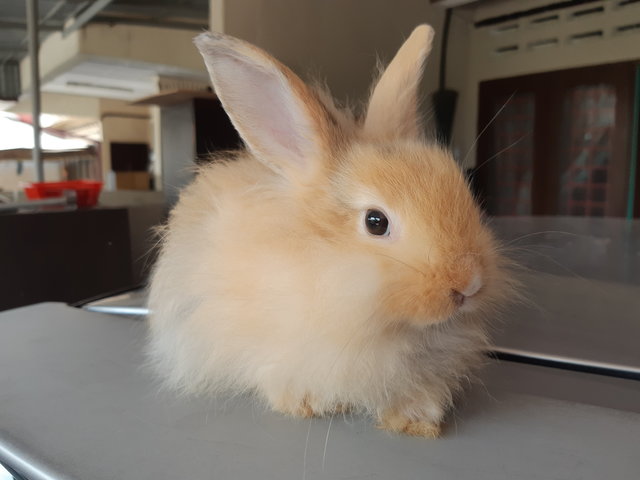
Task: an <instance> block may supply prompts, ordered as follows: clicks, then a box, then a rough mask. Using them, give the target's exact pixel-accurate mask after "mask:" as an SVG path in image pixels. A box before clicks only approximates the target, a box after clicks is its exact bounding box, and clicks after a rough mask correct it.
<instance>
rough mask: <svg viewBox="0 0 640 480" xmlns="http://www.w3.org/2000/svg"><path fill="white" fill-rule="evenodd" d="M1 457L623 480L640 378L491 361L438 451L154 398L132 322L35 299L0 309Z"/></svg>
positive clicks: (46, 472)
mask: <svg viewBox="0 0 640 480" xmlns="http://www.w3.org/2000/svg"><path fill="white" fill-rule="evenodd" d="M0 329H2V335H1V336H0V461H1V462H3V463H6V464H8V465H9V466H11V467H12V468H14V469H17V470H18V471H21V472H22V473H24V474H26V475H27V476H28V477H29V478H31V479H34V480H39V479H42V480H44V479H47V480H50V479H52V478H55V479H88V478H90V479H95V480H101V479H113V478H135V479H161V478H192V479H201V478H202V479H204V478H222V479H224V478H229V479H257V478H260V479H278V480H285V479H303V480H304V479H309V480H311V479H355V478H363V479H364V478H367V479H389V480H391V479H393V480H402V479H417V478H433V479H439V480H440V479H444V480H446V479H473V480H482V479H491V480H499V479H509V480H513V479H522V480H527V479H540V478H567V479H569V478H571V479H573V478H581V479H598V480H601V479H603V478H607V479H612V480H613V479H629V478H635V477H636V476H637V474H638V472H639V471H640V446H639V445H638V434H639V433H640V411H639V410H640V383H638V382H634V381H630V380H622V379H615V378H608V377H602V376H596V375H588V374H580V373H576V372H565V371H559V370H554V369H544V368H542V367H535V366H528V365H516V364H508V363H504V362H503V363H500V364H495V363H494V364H492V365H490V366H489V368H488V370H487V371H485V374H484V385H483V386H477V387H475V388H473V389H472V390H471V391H470V392H469V394H468V395H467V396H466V398H465V400H464V401H463V402H462V404H461V405H460V406H459V408H458V409H457V411H456V412H455V415H454V416H453V418H452V420H451V421H450V422H449V427H448V428H447V429H446V431H445V435H444V437H443V438H442V439H439V440H435V441H434V440H423V439H414V438H407V437H396V436H391V435H388V434H386V433H384V432H381V431H378V430H376V429H375V428H374V426H373V425H372V424H371V422H370V421H368V420H367V419H364V418H360V417H346V418H343V417H336V418H334V419H333V420H329V419H314V420H311V421H309V420H294V419H290V418H286V417H283V416H280V415H278V414H274V413H271V412H266V411H264V410H263V409H262V408H261V407H259V406H257V405H256V404H255V403H254V402H253V401H252V400H251V399H249V398H239V399H235V400H227V401H224V400H214V399H199V400H194V399H185V398H178V397H176V396H174V395H172V394H171V393H159V392H158V389H157V385H156V382H155V380H154V379H153V376H152V375H150V373H149V372H148V371H147V370H146V369H145V368H144V367H143V366H142V364H143V356H142V353H141V350H142V347H143V344H144V336H145V326H144V323H143V322H142V321H140V320H135V319H132V318H129V317H125V316H109V315H104V314H99V313H93V312H86V311H82V310H78V309H73V308H70V307H66V306H64V305H61V304H40V305H35V306H31V307H25V308H21V309H17V310H13V311H7V312H3V313H1V314H0Z"/></svg>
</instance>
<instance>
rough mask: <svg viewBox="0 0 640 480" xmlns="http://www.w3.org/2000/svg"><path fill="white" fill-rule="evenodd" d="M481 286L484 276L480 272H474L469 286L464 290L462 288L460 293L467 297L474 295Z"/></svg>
mask: <svg viewBox="0 0 640 480" xmlns="http://www.w3.org/2000/svg"><path fill="white" fill-rule="evenodd" d="M481 288H482V277H481V276H480V274H479V273H474V274H473V276H472V277H471V280H469V283H467V286H466V287H465V288H464V289H463V290H461V291H460V293H461V294H462V295H464V296H465V297H473V296H474V295H475V294H476V293H478V290H480V289H481Z"/></svg>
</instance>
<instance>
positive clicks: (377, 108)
mask: <svg viewBox="0 0 640 480" xmlns="http://www.w3.org/2000/svg"><path fill="white" fill-rule="evenodd" d="M433 35H434V33H433V28H431V27H430V26H429V25H420V26H418V27H416V28H415V29H414V30H413V32H412V33H411V35H410V36H409V38H408V39H407V40H406V41H405V42H404V44H403V45H402V47H400V50H398V53H397V54H396V56H395V57H394V58H393V60H391V63H390V64H389V66H387V68H386V70H385V71H384V73H383V74H382V76H381V77H380V79H379V80H378V83H377V84H376V86H375V88H374V89H373V92H372V93H371V98H370V99H369V107H368V109H367V115H366V117H365V121H364V132H365V134H366V135H367V136H369V137H371V138H376V139H379V140H395V139H399V138H418V137H420V136H422V127H421V121H420V115H419V112H418V107H419V103H420V101H419V90H420V80H421V79H422V70H423V68H424V63H425V61H426V59H427V56H428V55H429V52H430V51H431V45H432V43H433Z"/></svg>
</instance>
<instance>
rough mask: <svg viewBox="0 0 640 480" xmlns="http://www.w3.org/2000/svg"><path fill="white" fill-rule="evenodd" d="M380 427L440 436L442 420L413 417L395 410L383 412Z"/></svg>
mask: <svg viewBox="0 0 640 480" xmlns="http://www.w3.org/2000/svg"><path fill="white" fill-rule="evenodd" d="M378 428H380V429H382V430H387V431H389V432H394V433H404V434H405V435H411V436H414V437H424V438H438V437H439V436H440V422H435V421H433V420H429V419H422V418H418V419H416V418H411V417H409V416H408V415H406V414H403V413H398V412H395V411H387V412H385V413H383V414H382V416H381V417H380V419H379V421H378Z"/></svg>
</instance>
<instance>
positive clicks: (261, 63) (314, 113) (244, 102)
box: [195, 32, 333, 179]
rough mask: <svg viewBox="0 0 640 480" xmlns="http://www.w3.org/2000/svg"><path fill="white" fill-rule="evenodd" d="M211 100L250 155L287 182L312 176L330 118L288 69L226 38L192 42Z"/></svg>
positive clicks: (325, 145) (328, 136) (326, 145)
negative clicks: (210, 85) (213, 98)
mask: <svg viewBox="0 0 640 480" xmlns="http://www.w3.org/2000/svg"><path fill="white" fill-rule="evenodd" d="M195 44H196V46H197V47H198V49H199V50H200V53H201V54H202V56H203V58H204V61H205V63H206V65H207V69H208V70H209V74H210V76H211V81H212V83H213V87H214V90H215V93H216V95H217V96H218V97H219V98H220V101H221V102H222V105H223V106H224V108H225V110H226V112H227V114H228V115H229V118H230V119H231V122H232V123H233V125H234V126H235V128H236V129H237V130H238V132H239V133H240V136H241V137H242V139H243V140H244V142H245V144H246V145H247V147H248V148H249V150H250V151H251V152H252V153H253V154H254V155H255V156H256V157H257V158H258V159H259V160H261V161H262V162H263V163H265V164H266V165H267V166H269V167H270V168H272V169H273V170H275V171H277V172H279V173H281V174H283V175H284V176H286V177H293V178H297V179H304V178H305V177H307V178H308V177H309V176H310V175H312V174H314V173H315V172H316V171H317V170H318V169H319V168H320V167H321V163H322V158H323V157H324V158H327V157H326V154H327V153H328V150H329V149H330V146H331V141H332V133H333V132H332V127H331V122H330V119H329V115H328V113H327V111H326V109H325V108H324V107H323V106H322V104H321V103H320V101H319V100H318V98H317V96H316V95H315V94H314V92H313V91H312V90H311V89H310V88H309V87H307V85H305V84H304V82H303V81H302V80H301V79H300V78H299V77H298V76H296V75H295V74H294V73H293V72H292V71H291V70H289V69H288V68H287V67H285V66H284V65H282V64H281V63H280V62H278V61H277V60H275V59H274V58H273V57H271V56H270V55H268V54H267V53H266V52H264V51H262V50H260V49H259V48H257V47H254V46H253V45H250V44H248V43H246V42H243V41H241V40H238V39H236V38H233V37H229V36H227V35H223V34H218V33H208V32H207V33H203V34H201V35H199V36H198V37H196V39H195Z"/></svg>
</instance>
